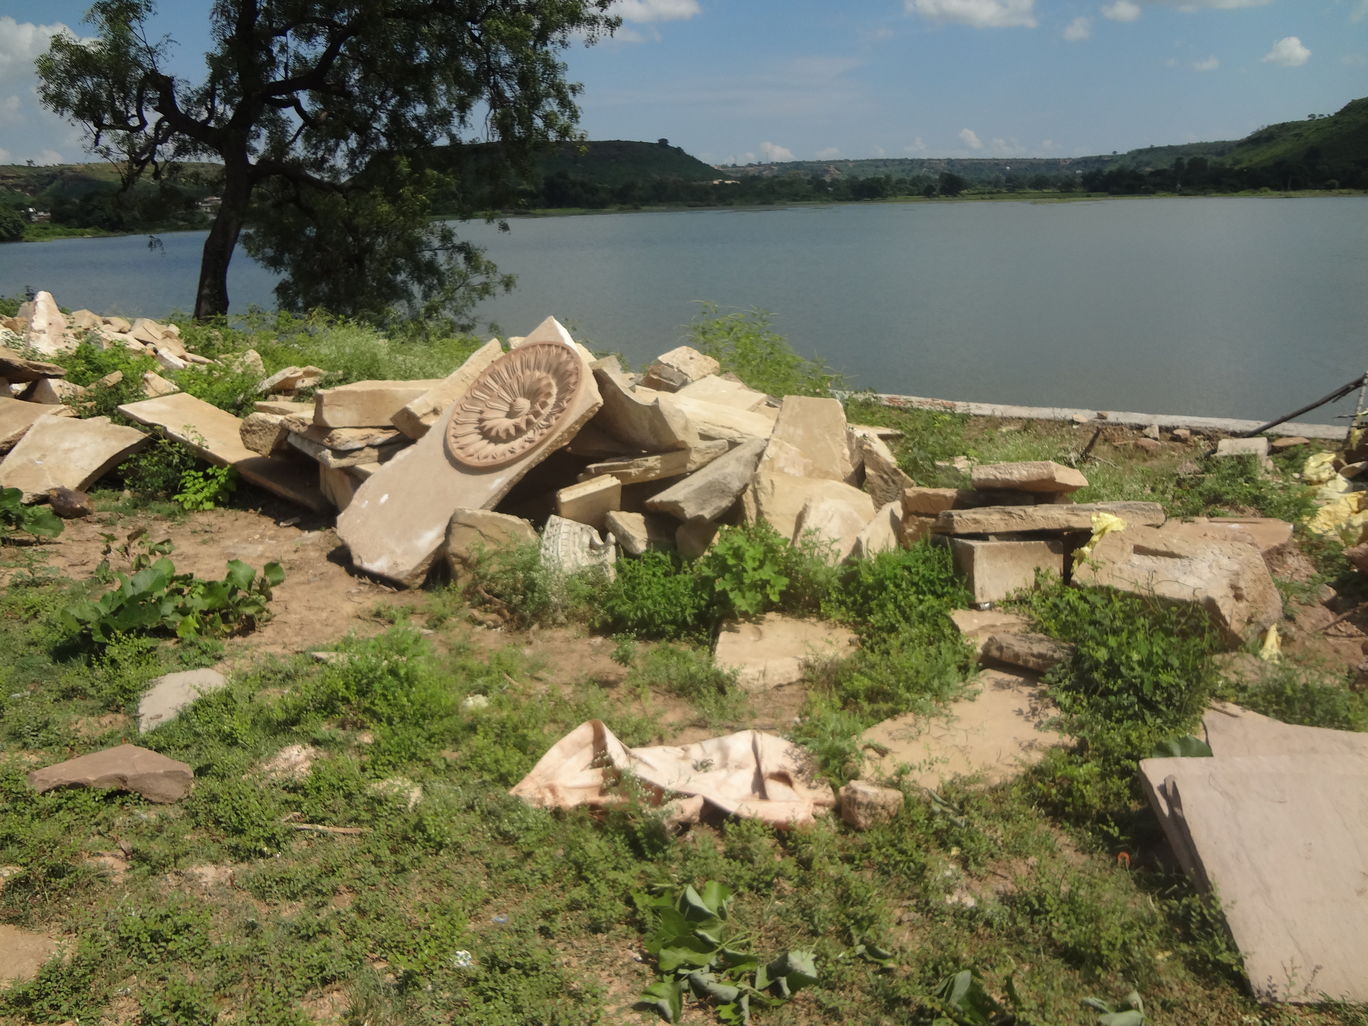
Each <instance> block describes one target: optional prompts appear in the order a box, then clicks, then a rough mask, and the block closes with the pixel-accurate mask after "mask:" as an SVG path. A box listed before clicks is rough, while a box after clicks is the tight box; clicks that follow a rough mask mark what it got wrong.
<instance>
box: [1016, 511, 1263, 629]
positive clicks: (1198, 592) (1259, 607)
mask: <svg viewBox="0 0 1368 1026" xmlns="http://www.w3.org/2000/svg"><path fill="white" fill-rule="evenodd" d="M1037 508H1039V507H1037ZM1073 579H1074V582H1075V583H1078V584H1090V585H1098V586H1102V587H1108V588H1116V589H1118V590H1120V591H1128V592H1132V593H1134V594H1137V595H1153V596H1156V597H1158V598H1163V599H1168V600H1170V601H1174V602H1189V603H1192V604H1194V605H1196V606H1199V607H1200V608H1201V609H1203V610H1205V612H1206V613H1207V615H1208V617H1209V618H1210V619H1211V621H1212V623H1213V625H1214V626H1215V627H1216V628H1217V629H1218V630H1220V631H1221V633H1222V634H1223V635H1224V637H1225V639H1226V641H1227V643H1228V644H1230V645H1232V646H1233V645H1239V644H1241V643H1242V642H1243V641H1244V640H1246V639H1248V638H1249V637H1251V636H1252V635H1253V634H1255V633H1257V632H1261V631H1263V630H1266V629H1267V628H1268V627H1269V626H1270V625H1271V624H1273V623H1276V622H1277V621H1278V620H1279V619H1281V617H1282V599H1281V597H1280V596H1279V595H1278V589H1277V588H1276V587H1275V586H1274V584H1273V578H1272V576H1270V574H1269V572H1268V566H1267V565H1266V564H1265V563H1264V561H1263V557H1262V556H1260V555H1259V552H1258V550H1257V549H1256V548H1255V547H1254V546H1252V545H1248V544H1243V543H1241V542H1237V541H1218V540H1212V539H1208V538H1187V537H1183V536H1181V535H1176V534H1173V533H1171V532H1168V531H1163V530H1157V529H1155V528H1150V527H1127V528H1126V529H1125V530H1124V531H1113V532H1112V533H1111V534H1108V535H1106V536H1105V537H1103V538H1102V539H1101V540H1100V541H1098V543H1097V544H1096V545H1095V546H1094V547H1093V550H1092V554H1091V556H1090V557H1089V558H1088V559H1087V560H1085V561H1084V562H1082V563H1081V564H1079V565H1078V566H1076V567H1075V568H1074V573H1073Z"/></svg>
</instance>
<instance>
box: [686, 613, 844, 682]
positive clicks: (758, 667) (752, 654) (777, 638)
mask: <svg viewBox="0 0 1368 1026" xmlns="http://www.w3.org/2000/svg"><path fill="white" fill-rule="evenodd" d="M855 645H856V642H855V635H854V634H853V633H852V632H850V631H848V630H846V629H845V628H844V627H840V626H838V625H836V624H834V623H828V622H825V621H818V620H799V619H795V618H794V617H791V616H784V615H783V614H781V613H768V614H766V615H765V616H763V617H761V618H760V619H759V620H758V621H755V622H746V623H732V624H724V625H723V627H722V630H721V631H719V632H718V635H717V643H716V644H715V645H714V646H713V663H714V664H715V665H716V666H717V667H718V668H719V669H722V670H727V671H734V672H735V673H736V683H737V685H738V686H739V687H740V688H741V689H742V690H744V691H752V692H755V691H770V690H772V689H774V688H777V687H782V686H784V685H786V684H794V683H796V682H798V681H800V680H802V679H803V670H804V667H805V665H806V664H807V663H810V662H813V661H817V660H829V659H844V658H845V657H846V656H848V655H850V654H851V653H852V652H853V651H854V650H855Z"/></svg>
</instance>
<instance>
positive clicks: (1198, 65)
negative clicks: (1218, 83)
mask: <svg viewBox="0 0 1368 1026" xmlns="http://www.w3.org/2000/svg"><path fill="white" fill-rule="evenodd" d="M1220 66H1221V62H1220V61H1219V60H1218V59H1217V58H1216V57H1215V56H1211V57H1208V58H1207V59H1206V60H1202V61H1193V62H1192V70H1193V71H1215V70H1216V69H1217V68H1219V67H1220Z"/></svg>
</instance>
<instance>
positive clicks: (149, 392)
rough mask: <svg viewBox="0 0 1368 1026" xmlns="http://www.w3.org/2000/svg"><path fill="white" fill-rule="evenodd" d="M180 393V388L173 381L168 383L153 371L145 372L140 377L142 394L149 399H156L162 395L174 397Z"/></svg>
mask: <svg viewBox="0 0 1368 1026" xmlns="http://www.w3.org/2000/svg"><path fill="white" fill-rule="evenodd" d="M179 391H180V386H179V385H177V384H176V383H175V382H174V381H168V380H167V379H166V378H164V377H162V376H161V375H160V374H158V373H156V372H155V371H145V372H144V373H143V376H142V392H143V395H145V396H147V398H149V399H156V398H157V397H159V396H163V395H174V394H175V393H176V392H179Z"/></svg>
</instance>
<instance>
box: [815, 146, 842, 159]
mask: <svg viewBox="0 0 1368 1026" xmlns="http://www.w3.org/2000/svg"><path fill="white" fill-rule="evenodd" d="M840 155H841V151H840V150H838V149H837V148H836V147H835V146H824V147H822V148H821V149H820V150H818V151H817V159H818V160H835V159H836V158H837V157H839V156H840Z"/></svg>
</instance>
